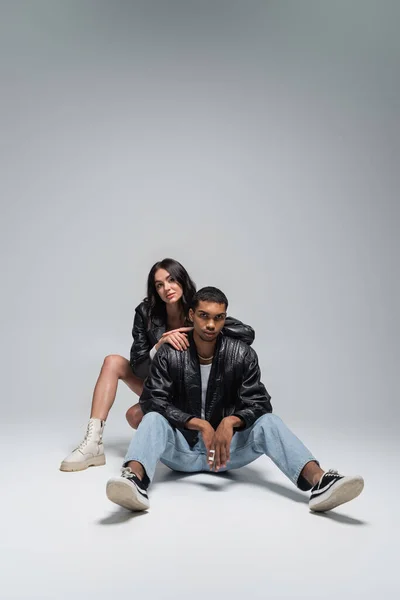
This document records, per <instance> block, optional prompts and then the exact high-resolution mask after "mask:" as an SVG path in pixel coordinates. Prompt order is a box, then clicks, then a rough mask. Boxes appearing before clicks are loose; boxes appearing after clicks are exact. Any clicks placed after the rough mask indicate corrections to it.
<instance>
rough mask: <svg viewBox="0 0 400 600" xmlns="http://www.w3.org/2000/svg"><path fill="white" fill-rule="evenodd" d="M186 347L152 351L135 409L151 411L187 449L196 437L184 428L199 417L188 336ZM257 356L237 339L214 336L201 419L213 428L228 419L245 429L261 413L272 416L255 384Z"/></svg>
mask: <svg viewBox="0 0 400 600" xmlns="http://www.w3.org/2000/svg"><path fill="white" fill-rule="evenodd" d="M189 340H190V347H189V348H188V349H187V350H184V351H179V350H175V349H174V348H173V347H172V346H170V345H169V344H164V345H163V346H161V348H160V349H159V350H158V352H157V354H156V355H155V357H154V360H153V362H152V365H151V368H150V374H149V376H148V378H147V379H146V381H145V383H144V389H143V393H142V395H141V397H140V406H141V408H142V410H143V412H144V413H148V412H151V411H155V412H158V413H160V414H161V415H163V416H164V417H165V418H166V419H168V421H169V422H170V423H171V425H173V426H174V427H176V428H178V429H179V430H180V431H182V433H183V435H184V436H185V438H186V440H187V441H188V443H189V444H190V445H191V446H194V444H195V443H196V441H197V437H198V433H197V432H196V431H191V430H188V429H185V423H186V422H187V421H188V420H189V419H191V418H193V417H197V418H201V376H200V365H199V360H198V357H197V350H196V346H195V343H194V341H193V335H192V333H190V334H189ZM260 375H261V373H260V368H259V366H258V359H257V354H256V353H255V351H254V350H253V349H252V348H251V347H250V346H248V345H247V344H246V343H244V342H242V341H241V340H237V339H233V338H230V337H227V336H225V335H222V334H220V335H219V336H218V338H217V344H216V347H215V351H214V360H213V362H212V366H211V372H210V377H209V381H208V388H207V397H206V414H205V417H206V420H207V421H209V422H210V423H211V425H212V426H213V427H214V429H216V428H217V427H218V425H219V424H220V422H221V420H222V419H223V418H224V417H226V416H228V415H236V416H238V417H240V418H241V419H242V420H243V423H244V425H243V429H246V428H248V427H250V426H251V425H252V424H253V423H254V422H255V421H256V420H257V419H258V418H259V417H261V416H262V415H263V414H265V413H268V412H272V406H271V402H270V399H271V397H270V395H269V394H268V392H267V390H266V389H265V387H264V385H263V384H262V383H261V381H260Z"/></svg>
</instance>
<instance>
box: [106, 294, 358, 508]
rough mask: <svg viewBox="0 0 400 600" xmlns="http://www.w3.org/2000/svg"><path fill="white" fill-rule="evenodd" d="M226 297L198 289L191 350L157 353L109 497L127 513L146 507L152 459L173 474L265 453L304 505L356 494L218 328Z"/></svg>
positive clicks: (243, 348) (335, 502)
mask: <svg viewBox="0 0 400 600" xmlns="http://www.w3.org/2000/svg"><path fill="white" fill-rule="evenodd" d="M227 308H228V300H227V298H226V296H225V295H224V294H223V293H222V292H221V291H220V290H218V289H217V288H213V287H206V288H203V289H201V290H199V291H198V292H197V294H196V295H195V297H194V302H193V308H192V309H191V310H190V313H189V317H190V319H191V321H192V322H193V332H192V333H191V334H190V335H189V340H190V344H189V348H188V349H187V350H186V351H183V352H179V351H178V350H175V349H174V348H172V346H170V345H168V344H164V345H163V346H162V347H161V348H160V350H159V351H158V352H157V354H156V356H155V358H154V360H153V363H152V366H151V370H150V375H149V377H148V378H147V380H146V382H145V385H144V390H143V394H142V396H141V398H140V405H141V407H142V410H143V412H144V414H145V416H144V418H143V420H142V422H141V424H140V426H139V427H138V430H137V432H136V434H135V435H134V437H133V440H132V442H131V444H130V446H129V449H128V453H127V455H126V458H125V462H124V467H123V469H122V476H121V477H116V478H113V479H110V480H109V481H108V483H107V496H108V498H109V499H110V500H111V501H112V502H115V503H116V504H119V505H120V506H124V507H125V508H128V509H130V510H134V511H141V510H146V509H148V508H149V498H148V493H147V489H148V486H149V484H150V483H151V481H152V479H153V477H154V472H155V468H156V465H157V462H158V461H159V460H161V462H163V463H164V464H165V465H167V466H168V467H170V468H171V469H174V470H177V471H186V472H198V471H210V470H214V471H216V472H221V471H225V470H227V469H237V468H239V467H243V466H245V465H247V464H249V463H251V462H252V461H253V460H255V459H256V458H258V457H259V456H261V455H262V454H266V455H267V456H269V457H270V458H271V459H272V460H273V462H274V463H275V464H276V465H277V466H278V468H279V469H280V470H281V471H282V472H283V473H285V475H286V476H287V477H288V478H289V479H290V480H291V481H292V482H293V483H294V484H295V485H297V487H299V488H300V489H301V490H303V491H307V490H310V489H311V497H310V502H309V506H310V509H311V510H313V511H321V512H322V511H327V510H330V509H332V508H335V507H336V506H339V505H340V504H343V503H344V502H348V501H349V500H352V499H353V498H355V497H356V496H358V495H359V494H360V493H361V491H362V489H363V487H364V481H363V479H362V477H359V476H354V477H343V476H342V475H339V473H338V472H337V471H333V470H329V471H327V472H324V471H323V470H322V469H321V468H320V466H319V463H318V462H317V461H316V459H315V458H314V456H313V455H312V454H311V453H310V451H309V450H308V449H307V448H306V447H305V446H304V444H303V443H302V442H301V441H300V440H299V439H298V438H297V437H296V436H295V435H294V434H293V433H292V432H291V431H290V430H289V429H288V428H287V427H286V425H285V424H284V423H283V422H282V420H281V419H280V418H279V417H277V416H275V415H273V414H272V407H271V403H270V396H269V394H268V392H267V390H266V389H265V387H264V385H263V384H262V383H261V381H260V369H259V366H258V359H257V355H256V353H255V352H254V350H253V349H252V348H251V347H250V346H248V345H247V344H245V343H244V342H242V341H240V340H237V339H231V338H228V337H226V336H224V335H223V334H222V333H221V329H222V327H223V325H224V321H225V318H226V311H227Z"/></svg>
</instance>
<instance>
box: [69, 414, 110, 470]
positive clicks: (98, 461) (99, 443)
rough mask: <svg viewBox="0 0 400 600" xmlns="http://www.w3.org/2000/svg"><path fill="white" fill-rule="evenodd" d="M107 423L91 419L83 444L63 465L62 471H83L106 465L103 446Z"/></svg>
mask: <svg viewBox="0 0 400 600" xmlns="http://www.w3.org/2000/svg"><path fill="white" fill-rule="evenodd" d="M104 425H105V421H101V420H100V419H90V421H89V423H88V426H87V430H86V435H85V437H84V439H83V440H82V442H81V443H80V444H79V446H78V447H77V448H75V450H74V451H73V452H71V454H69V455H68V456H67V457H66V458H64V460H63V461H62V463H61V466H60V471H83V470H84V469H87V468H88V467H98V466H100V465H105V464H106V457H105V455H104V446H103V430H104Z"/></svg>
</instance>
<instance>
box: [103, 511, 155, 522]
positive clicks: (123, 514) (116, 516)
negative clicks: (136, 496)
mask: <svg viewBox="0 0 400 600" xmlns="http://www.w3.org/2000/svg"><path fill="white" fill-rule="evenodd" d="M147 514H148V512H147V511H144V512H132V511H129V510H126V509H125V508H121V509H119V510H117V511H115V512H113V513H111V514H109V515H108V516H107V517H103V518H102V519H99V520H98V521H97V525H118V524H119V523H126V522H127V521H132V520H133V519H138V518H139V517H143V516H144V515H147Z"/></svg>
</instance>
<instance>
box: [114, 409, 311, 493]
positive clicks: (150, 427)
mask: <svg viewBox="0 0 400 600" xmlns="http://www.w3.org/2000/svg"><path fill="white" fill-rule="evenodd" d="M263 454H266V455H267V456H268V457H269V458H270V459H271V460H272V461H273V462H274V463H275V464H276V466H277V467H278V468H279V469H280V470H281V471H282V472H283V473H284V474H285V475H286V476H287V477H288V478H289V479H290V480H291V481H292V482H293V483H294V484H295V485H296V486H298V487H299V488H300V489H301V490H304V491H305V490H309V489H310V488H311V485H310V484H309V483H308V482H307V481H306V480H305V479H304V478H303V477H302V476H300V473H301V471H302V470H303V468H304V466H305V465H306V464H307V463H308V462H310V461H314V460H316V459H315V458H314V457H313V455H312V454H311V452H310V451H309V450H308V449H307V448H306V447H305V446H304V444H303V443H302V442H301V441H300V440H299V439H298V438H297V437H296V436H295V435H294V433H292V432H291V431H290V429H289V428H288V427H287V426H286V425H285V424H284V423H283V421H282V420H281V419H280V418H279V417H278V416H276V415H274V414H272V413H268V414H265V415H263V416H262V417H260V418H259V419H257V421H256V422H255V423H254V424H253V426H252V427H249V428H248V429H245V430H244V431H237V432H236V433H235V434H234V436H233V438H232V442H231V447H230V460H229V462H228V464H227V467H225V468H221V469H220V470H219V472H222V471H226V470H230V469H239V468H240V467H244V466H245V465H248V464H249V463H251V462H253V461H254V460H256V458H258V457H259V456H262V455H263ZM131 460H136V461H138V462H140V463H141V464H142V465H143V467H144V469H145V471H146V473H147V476H148V478H149V479H150V481H151V480H152V479H153V477H154V472H155V469H156V465H157V462H158V461H159V460H160V461H161V462H162V463H163V464H165V465H166V466H167V467H169V468H170V469H173V470H174V471H184V472H187V473H196V472H200V471H206V472H210V467H209V466H208V462H207V451H206V448H205V446H204V443H203V439H202V437H201V435H200V434H199V439H198V441H197V443H196V445H195V446H194V447H193V448H191V447H190V446H189V444H188V443H187V441H186V439H185V438H184V436H183V435H182V433H181V432H180V431H179V430H177V429H174V428H173V427H172V426H171V425H170V424H169V422H168V421H167V419H165V418H164V417H163V416H162V415H160V414H159V413H157V412H150V413H147V414H146V415H145V416H144V417H143V419H142V422H141V423H140V425H139V427H138V429H137V431H136V433H135V434H134V436H133V439H132V441H131V443H130V446H129V448H128V452H127V454H126V456H125V461H124V464H126V463H128V462H129V461H131ZM316 462H317V461H316Z"/></svg>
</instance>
